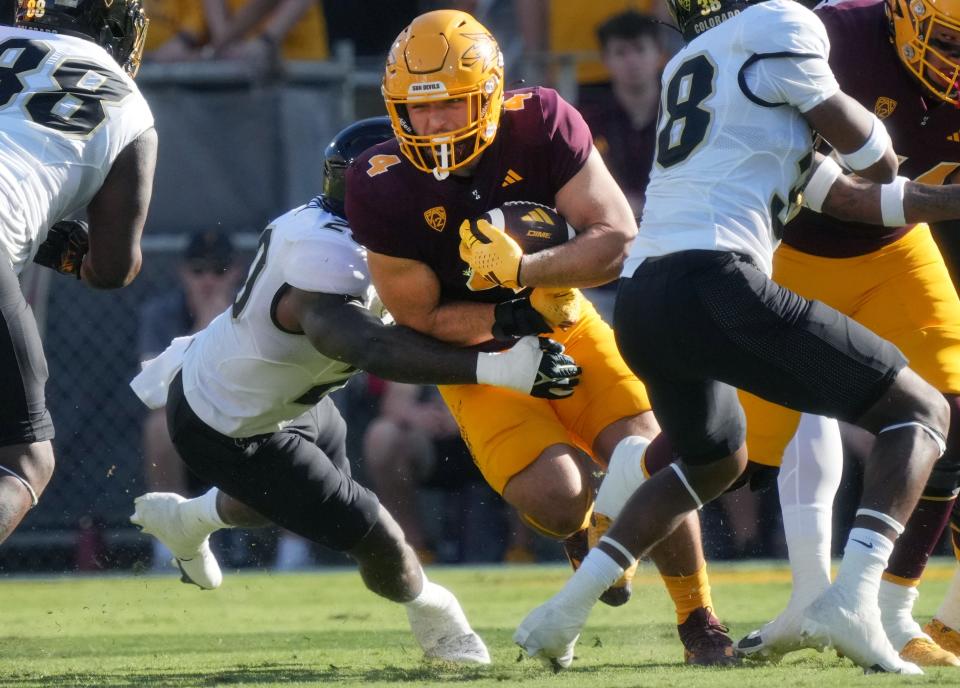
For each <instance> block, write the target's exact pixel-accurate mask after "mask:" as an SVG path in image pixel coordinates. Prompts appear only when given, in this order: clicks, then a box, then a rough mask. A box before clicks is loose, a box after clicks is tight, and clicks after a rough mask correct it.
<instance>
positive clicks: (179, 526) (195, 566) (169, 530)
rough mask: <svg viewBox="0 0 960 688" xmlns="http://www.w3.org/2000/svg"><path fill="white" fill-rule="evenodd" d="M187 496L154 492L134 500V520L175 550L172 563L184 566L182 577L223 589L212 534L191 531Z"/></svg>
mask: <svg viewBox="0 0 960 688" xmlns="http://www.w3.org/2000/svg"><path fill="white" fill-rule="evenodd" d="M185 501H187V500H186V499H185V498H183V497H181V496H180V495H178V494H174V493H172V492H150V493H148V494H145V495H141V496H139V497H137V498H136V499H135V500H133V504H134V511H133V516H131V517H130V522H131V523H133V524H134V525H137V526H140V530H142V531H143V532H144V533H146V534H148V535H152V536H153V537H155V538H157V539H158V540H159V541H160V542H162V543H163V544H164V545H165V546H166V547H167V549H169V550H170V551H171V552H173V556H174V559H173V561H172V563H173V564H174V565H175V566H177V568H179V569H180V574H181V576H180V580H181V581H183V582H184V583H192V584H194V585H196V586H198V587H199V588H202V589H203V590H213V589H215V588H219V587H220V584H221V583H222V582H223V574H222V573H221V572H220V564H218V563H217V558H216V557H215V556H213V552H211V551H210V535H209V533H205V532H200V533H197V532H191V530H190V529H189V528H188V527H187V526H186V525H185V524H184V523H183V519H182V518H181V513H180V504H182V503H183V502H185Z"/></svg>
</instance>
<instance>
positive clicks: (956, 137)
mask: <svg viewBox="0 0 960 688" xmlns="http://www.w3.org/2000/svg"><path fill="white" fill-rule="evenodd" d="M947 141H953V142H954V143H960V130H958V131H955V132H953V133H952V134H950V135H949V136H948V137H947Z"/></svg>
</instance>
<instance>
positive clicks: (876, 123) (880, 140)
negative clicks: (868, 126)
mask: <svg viewBox="0 0 960 688" xmlns="http://www.w3.org/2000/svg"><path fill="white" fill-rule="evenodd" d="M890 145H891V141H890V134H888V133H887V128H886V127H885V126H883V122H881V121H880V120H879V118H878V117H877V116H876V115H873V129H872V130H871V131H870V136H868V137H867V140H866V141H864V143H863V145H862V146H860V148H858V149H857V150H855V151H853V152H852V153H845V154H841V155H840V158H841V159H842V160H843V162H844V163H845V164H846V166H847V167H849V168H850V169H851V170H853V171H854V172H859V171H860V170H865V169H867V168H868V167H870V165H872V164H874V163H875V162H877V161H878V160H880V159H881V158H883V156H884V155H885V154H886V152H887V149H888V148H889V147H890Z"/></svg>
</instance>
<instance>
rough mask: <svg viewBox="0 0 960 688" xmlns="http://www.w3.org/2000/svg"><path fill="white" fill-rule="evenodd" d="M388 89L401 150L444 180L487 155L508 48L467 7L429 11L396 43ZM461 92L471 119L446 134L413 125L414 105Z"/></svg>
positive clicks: (386, 77)
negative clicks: (504, 49) (423, 131)
mask: <svg viewBox="0 0 960 688" xmlns="http://www.w3.org/2000/svg"><path fill="white" fill-rule="evenodd" d="M382 91H383V99H384V101H385V102H386V105H387V114H389V115H390V123H391V125H392V126H393V132H394V134H395V135H396V137H397V140H398V141H399V143H400V150H401V151H402V152H403V154H404V155H405V156H406V157H407V158H408V159H409V160H410V162H412V163H413V165H414V166H415V167H416V168H417V169H419V170H422V171H424V172H433V174H434V176H436V177H437V178H438V179H443V178H445V177H446V176H447V175H448V174H449V173H450V171H451V170H455V169H457V168H460V167H463V166H464V165H466V164H467V163H469V162H470V161H471V160H473V159H474V158H476V157H477V156H478V155H480V153H481V152H482V151H483V150H484V149H485V148H486V147H487V146H489V145H490V144H491V143H492V142H493V139H494V137H495V136H496V134H497V126H498V125H499V123H500V110H501V108H502V105H503V54H502V53H501V52H500V47H499V46H498V45H497V41H496V40H495V39H494V37H493V36H492V35H491V34H490V32H489V31H487V30H486V28H484V26H483V25H482V24H481V23H480V22H478V21H477V20H476V19H474V18H473V17H472V16H470V15H469V14H467V13H466V12H459V11H457V10H437V11H435V12H427V13H426V14H421V15H420V16H419V17H417V18H416V19H414V20H413V22H412V23H411V24H410V25H409V26H408V27H407V28H405V29H404V30H403V31H401V32H400V35H399V36H397V40H395V41H394V42H393V45H392V46H391V48H390V53H389V55H388V56H387V66H386V71H385V73H384V76H383V87H382ZM459 98H463V99H465V100H466V102H467V109H468V117H467V124H466V126H464V127H462V128H460V129H457V130H456V131H450V132H444V133H443V134H442V135H436V134H433V135H427V136H420V135H418V134H417V132H416V131H414V129H413V126H412V125H411V123H410V117H409V115H408V113H407V106H408V105H410V104H413V103H424V102H431V101H443V100H453V99H459Z"/></svg>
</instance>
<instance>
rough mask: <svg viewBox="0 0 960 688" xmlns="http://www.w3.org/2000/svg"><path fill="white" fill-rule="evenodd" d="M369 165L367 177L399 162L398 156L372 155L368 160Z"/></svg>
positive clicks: (380, 172)
mask: <svg viewBox="0 0 960 688" xmlns="http://www.w3.org/2000/svg"><path fill="white" fill-rule="evenodd" d="M369 162H370V167H368V168H367V176H368V177H376V176H377V175H378V174H383V173H384V172H386V171H387V170H388V169H390V168H391V167H393V166H394V165H399V164H400V158H399V157H397V156H396V155H374V156H373V157H372V158H370V160H369Z"/></svg>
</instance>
